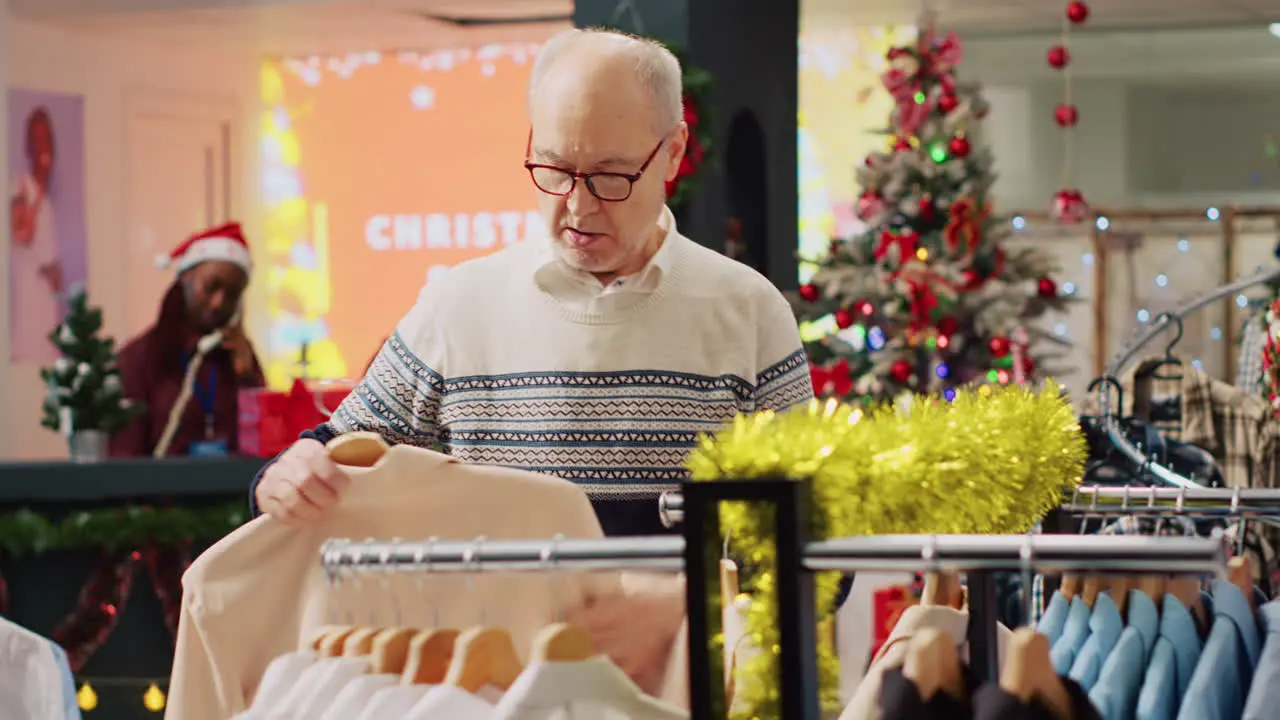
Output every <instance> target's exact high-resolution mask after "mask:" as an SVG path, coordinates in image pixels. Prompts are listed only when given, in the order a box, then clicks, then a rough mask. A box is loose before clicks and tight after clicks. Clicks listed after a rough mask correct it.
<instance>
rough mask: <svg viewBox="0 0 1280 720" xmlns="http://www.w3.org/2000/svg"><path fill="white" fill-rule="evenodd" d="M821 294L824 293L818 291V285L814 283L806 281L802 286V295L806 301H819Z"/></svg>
mask: <svg viewBox="0 0 1280 720" xmlns="http://www.w3.org/2000/svg"><path fill="white" fill-rule="evenodd" d="M821 296H822V293H821V292H819V291H818V286H817V285H814V284H813V283H805V284H804V285H801V286H800V297H802V298H804V300H805V302H817V301H818V298H819V297H821Z"/></svg>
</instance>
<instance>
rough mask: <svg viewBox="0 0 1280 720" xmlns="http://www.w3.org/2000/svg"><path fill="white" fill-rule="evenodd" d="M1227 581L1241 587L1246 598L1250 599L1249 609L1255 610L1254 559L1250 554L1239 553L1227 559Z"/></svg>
mask: <svg viewBox="0 0 1280 720" xmlns="http://www.w3.org/2000/svg"><path fill="white" fill-rule="evenodd" d="M1227 582H1229V583H1231V584H1232V585H1235V586H1236V587H1238V588H1240V592H1242V593H1244V599H1245V600H1247V601H1249V609H1250V610H1254V609H1256V608H1254V606H1253V605H1254V603H1253V561H1252V560H1250V559H1249V556H1248V555H1237V556H1235V557H1233V558H1231V559H1230V560H1228V561H1227Z"/></svg>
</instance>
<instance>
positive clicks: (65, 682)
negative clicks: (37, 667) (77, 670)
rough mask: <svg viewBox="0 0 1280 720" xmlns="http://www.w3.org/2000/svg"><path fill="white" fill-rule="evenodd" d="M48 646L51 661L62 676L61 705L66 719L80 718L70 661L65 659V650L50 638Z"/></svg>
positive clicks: (78, 719) (75, 719) (78, 702)
mask: <svg viewBox="0 0 1280 720" xmlns="http://www.w3.org/2000/svg"><path fill="white" fill-rule="evenodd" d="M49 648H50V649H51V650H52V651H53V661H54V662H55V663H56V664H57V665H58V674H59V675H60V676H62V707H63V710H64V711H65V717H66V719H67V720H80V701H79V700H78V699H76V678H75V675H72V674H71V663H70V662H69V661H68V660H67V651H66V650H63V649H62V646H61V645H59V644H58V643H56V642H53V641H52V640H50V641H49Z"/></svg>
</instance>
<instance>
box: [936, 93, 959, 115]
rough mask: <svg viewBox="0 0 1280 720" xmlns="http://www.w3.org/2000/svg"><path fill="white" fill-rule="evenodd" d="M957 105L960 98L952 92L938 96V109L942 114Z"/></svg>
mask: <svg viewBox="0 0 1280 720" xmlns="http://www.w3.org/2000/svg"><path fill="white" fill-rule="evenodd" d="M959 105H960V99H959V98H957V97H956V96H955V95H954V94H953V93H943V95H942V96H941V97H939V98H938V109H939V110H941V111H942V114H943V115H946V114H947V113H949V112H951V111H952V110H955V109H956V108H957V107H958V106H959Z"/></svg>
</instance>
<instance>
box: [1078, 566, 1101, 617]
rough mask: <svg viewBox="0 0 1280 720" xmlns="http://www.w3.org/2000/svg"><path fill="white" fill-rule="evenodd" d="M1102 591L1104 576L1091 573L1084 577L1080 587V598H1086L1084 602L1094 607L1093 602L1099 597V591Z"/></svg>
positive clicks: (1090, 607) (1091, 607)
mask: <svg viewBox="0 0 1280 720" xmlns="http://www.w3.org/2000/svg"><path fill="white" fill-rule="evenodd" d="M1100 592H1102V578H1100V577H1098V576H1096V575H1090V576H1089V577H1086V578H1085V579H1084V582H1083V583H1081V587H1080V598H1081V599H1082V600H1084V604H1085V605H1087V606H1088V607H1089V609H1090V610H1092V609H1093V603H1094V602H1095V601H1096V600H1097V599H1098V593H1100Z"/></svg>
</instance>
